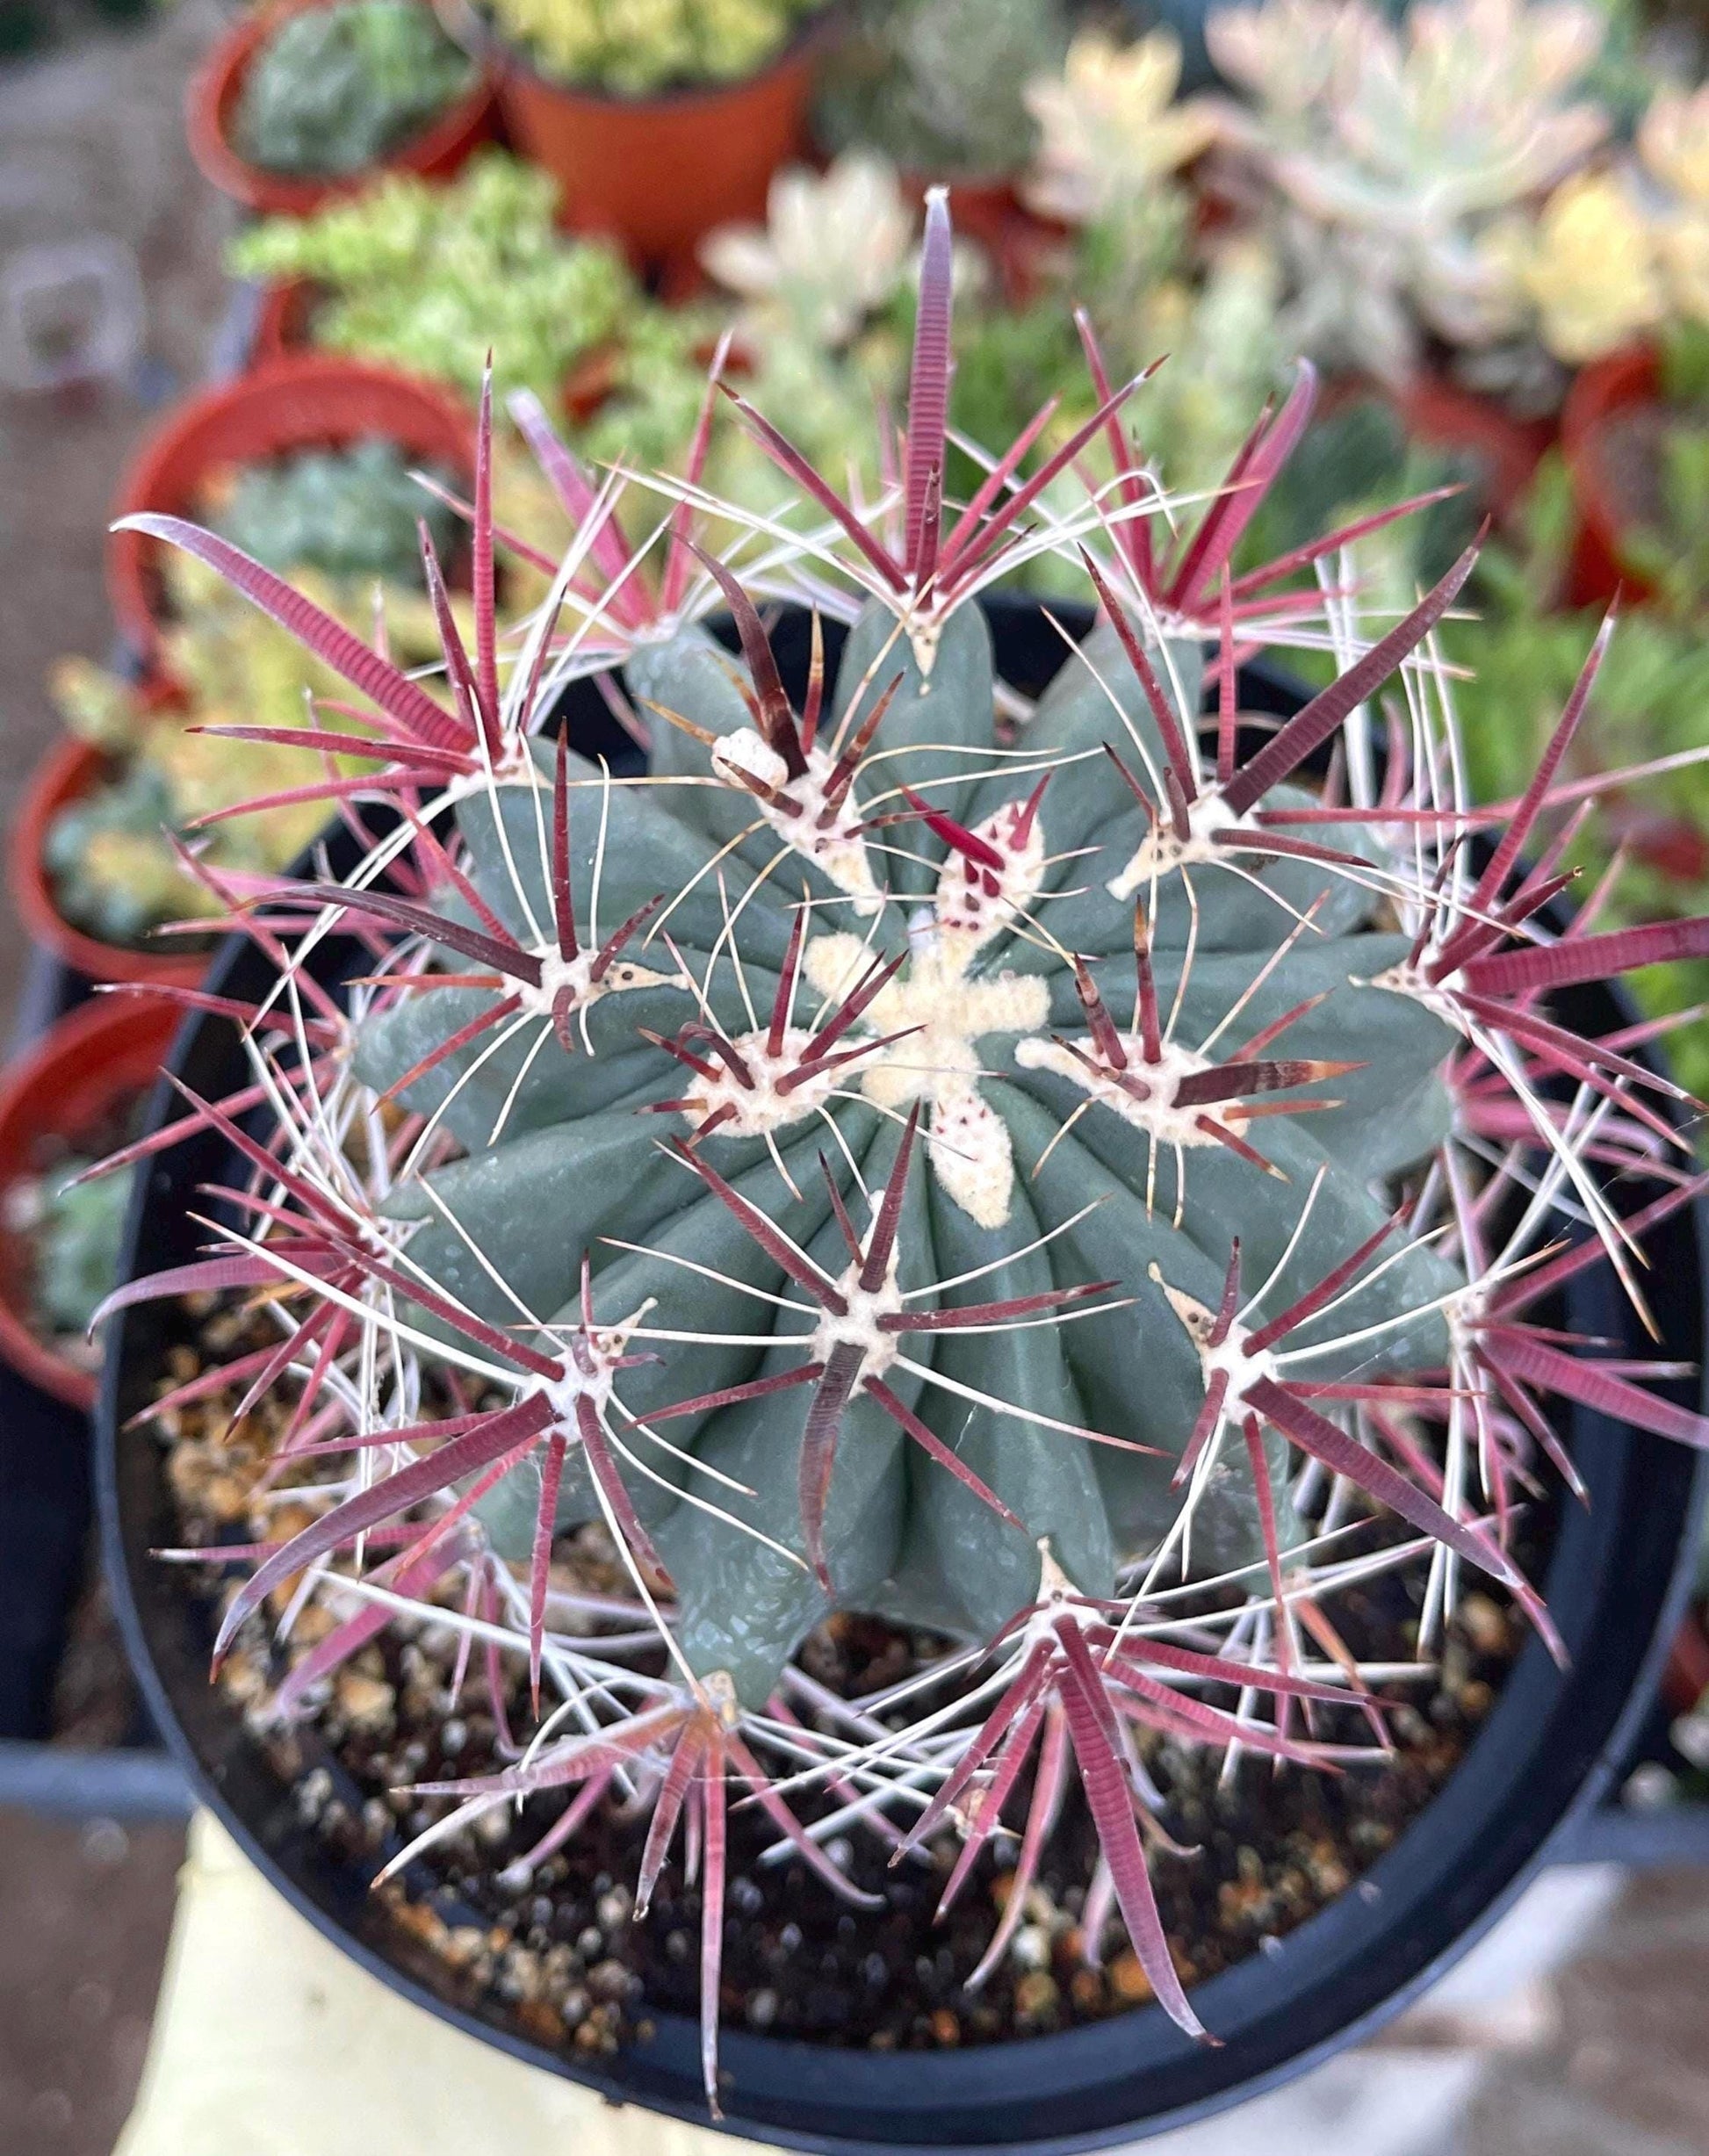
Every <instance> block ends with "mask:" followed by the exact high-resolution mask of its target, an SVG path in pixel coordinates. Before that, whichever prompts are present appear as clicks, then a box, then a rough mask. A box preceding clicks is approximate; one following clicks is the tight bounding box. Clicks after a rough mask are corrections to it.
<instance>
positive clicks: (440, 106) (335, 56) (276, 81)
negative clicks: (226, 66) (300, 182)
mask: <svg viewBox="0 0 1709 2156" xmlns="http://www.w3.org/2000/svg"><path fill="white" fill-rule="evenodd" d="M474 75H475V69H474V63H473V61H471V60H470V58H469V56H468V55H467V54H466V53H464V52H462V51H461V50H460V49H459V48H458V47H457V46H456V45H455V44H453V43H452V41H451V39H450V38H448V37H447V36H446V35H445V32H444V31H443V29H442V28H441V27H440V25H439V20H438V18H437V17H436V15H435V14H434V12H433V10H432V9H431V8H430V7H427V6H424V5H422V0H337V4H335V5H334V6H331V7H312V8H308V9H306V10H305V11H303V12H302V13H300V14H297V15H292V16H289V17H287V18H286V19H285V21H284V22H282V23H281V24H280V25H278V28H277V29H276V30H274V31H273V32H271V33H270V35H269V36H268V37H267V38H266V39H265V40H264V41H263V44H262V46H261V47H260V49H259V51H258V52H257V53H256V56H255V58H254V59H253V60H252V61H251V62H250V63H249V68H248V69H247V70H246V71H245V74H244V76H243V83H242V90H241V92H240V94H239V97H238V101H237V110H236V112H235V114H234V120H233V129H232V132H233V136H234V141H235V142H236V144H237V147H238V148H239V149H240V150H241V151H242V155H244V156H245V157H247V158H248V159H249V162H250V163H251V164H255V165H259V166H260V167H261V168H262V169H263V170H264V171H268V172H285V173H291V174H294V175H298V176H300V177H314V178H320V177H342V176H343V175H345V174H348V173H351V172H360V171H361V170H362V169H363V168H364V166H366V165H371V164H376V163H378V162H379V160H380V159H381V158H383V157H385V156H386V155H387V154H388V153H389V152H390V151H392V150H394V149H396V148H399V146H400V144H402V143H404V142H407V141H408V140H409V139H410V137H411V136H412V135H415V134H418V133H420V132H421V130H422V127H424V126H426V125H427V123H428V122H429V120H431V119H435V118H436V116H437V115H438V114H439V113H440V112H443V110H444V108H445V107H446V106H447V105H450V104H451V103H452V102H453V100H454V99H456V98H458V97H461V96H462V95H463V94H464V92H465V90H468V88H469V87H470V85H471V83H472V82H473V80H474Z"/></svg>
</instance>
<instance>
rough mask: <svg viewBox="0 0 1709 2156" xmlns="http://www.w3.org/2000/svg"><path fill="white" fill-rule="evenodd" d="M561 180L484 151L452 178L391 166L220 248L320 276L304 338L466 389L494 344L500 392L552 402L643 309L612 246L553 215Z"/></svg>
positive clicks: (476, 382)
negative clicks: (363, 187)
mask: <svg viewBox="0 0 1709 2156" xmlns="http://www.w3.org/2000/svg"><path fill="white" fill-rule="evenodd" d="M557 203H558V184H557V182H556V181H555V180H553V179H552V176H551V175H550V174H549V173H547V172H544V171H542V170H541V169H539V168H538V167H537V166H534V165H529V164H524V163H523V162H521V161H520V160H518V159H516V158H514V157H510V156H508V155H506V154H505V153H504V152H503V151H502V150H496V149H493V150H484V151H481V152H480V154H479V155H476V156H475V157H473V158H472V159H471V160H470V162H469V164H468V166H467V167H466V168H465V170H464V171H463V172H461V173H460V174H459V175H458V177H457V178H456V179H455V180H454V181H452V182H451V184H449V185H445V186H439V185H436V184H431V183H429V182H428V181H425V180H418V179H415V178H413V177H408V176H406V175H401V174H393V175H388V176H386V177H385V178H383V179H382V180H380V181H379V183H378V184H376V185H375V186H374V187H373V188H371V189H370V190H369V191H366V192H365V193H364V194H363V195H361V196H359V197H358V198H356V199H355V200H353V201H349V202H341V203H335V204H332V205H330V206H328V207H327V208H326V209H324V210H321V211H320V212H318V213H316V214H315V215H314V216H313V217H308V218H302V219H297V218H272V219H269V220H265V221H263V223H261V224H259V225H257V226H256V227H254V228H253V229H252V230H250V231H249V232H246V233H243V234H241V235H240V236H239V238H238V239H237V240H235V241H234V242H233V244H232V247H231V249H230V251H229V254H228V256H227V259H228V261H229V263H230V265H231V268H232V270H233V271H234V274H236V275H237V276H239V277H248V278H259V279H263V280H268V279H274V278H307V279H308V280H310V282H311V283H312V284H313V285H314V286H315V287H316V292H317V299H316V304H315V306H314V318H313V328H312V332H311V334H312V335H313V338H314V343H316V344H318V345H321V347H323V348H324V349H325V350H329V351H341V352H350V353H354V354H357V355H360V356H362V357H366V358H371V359H376V360H380V361H383V362H385V363H386V364H390V365H393V366H395V367H398V368H400V369H401V370H402V371H404V372H406V373H409V374H418V375H422V376H425V377H426V378H427V379H429V380H431V381H443V382H447V383H449V384H451V386H453V387H455V388H457V389H459V390H461V391H463V392H464V393H465V395H467V396H469V397H470V398H471V399H472V398H473V397H474V396H475V394H476V393H478V392H479V390H480V381H481V369H482V366H483V364H484V363H485V360H486V356H487V352H488V351H489V350H491V351H494V352H495V353H496V354H497V355H499V364H500V373H499V386H500V388H501V391H503V392H508V391H509V390H512V389H517V388H527V389H531V390H532V391H533V392H534V393H535V394H536V395H537V396H538V397H539V398H541V399H542V400H543V401H544V402H545V403H547V404H550V405H555V404H556V403H557V400H558V398H559V393H561V391H562V389H563V387H564V384H565V382H566V379H567V378H568V377H569V375H570V374H571V373H572V372H573V370H574V368H575V366H576V364H577V363H578V362H579V361H580V360H582V359H584V358H586V357H587V356H588V354H590V353H591V352H594V351H595V350H597V349H598V348H600V347H601V346H602V345H605V344H606V343H609V342H610V340H612V339H613V338H614V337H615V336H616V335H617V332H618V330H619V329H622V330H624V333H625V336H626V337H627V336H628V335H629V334H630V333H631V332H632V331H633V329H634V328H635V318H636V315H637V314H638V312H639V313H643V314H645V311H646V308H645V302H644V301H643V300H642V299H641V297H640V295H639V293H638V291H637V289H636V286H635V284H634V281H633V279H632V278H631V276H630V273H629V271H628V270H627V269H625V268H624V264H623V263H622V262H621V260H620V259H619V258H618V256H617V253H616V252H615V250H613V249H611V248H609V247H608V246H606V245H604V244H602V242H595V241H587V240H571V239H567V238H566V236H565V235H564V234H562V233H560V232H559V230H558V228H557V227H556V225H555V224H554V223H553V221H552V220H553V213H554V211H555V209H556V207H557Z"/></svg>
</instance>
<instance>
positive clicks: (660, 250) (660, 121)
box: [499, 25, 818, 268]
mask: <svg viewBox="0 0 1709 2156" xmlns="http://www.w3.org/2000/svg"><path fill="white" fill-rule="evenodd" d="M817 48H818V25H810V26H809V28H808V29H807V30H806V31H804V32H803V33H802V34H801V35H800V36H798V37H797V38H796V39H795V40H794V41H793V42H792V43H791V44H790V46H789V47H787V48H786V49H785V50H784V51H783V52H782V54H780V55H779V57H778V58H777V59H776V60H775V61H773V62H772V64H771V65H770V66H769V67H768V68H764V69H761V72H760V73H759V74H758V75H754V76H749V77H748V78H747V80H746V82H741V83H717V84H712V85H709V86H708V87H706V88H704V89H694V90H677V91H674V92H673V93H672V94H670V95H668V96H666V97H608V96H605V95H603V94H602V93H601V92H599V91H597V90H578V89H575V88H573V87H570V86H568V85H566V84H564V83H551V82H548V81H546V79H545V78H544V76H540V75H537V74H536V73H535V72H534V70H533V69H531V68H530V66H529V65H528V63H527V61H525V60H524V59H523V58H522V56H521V55H520V54H516V53H514V52H509V51H507V52H506V53H505V54H504V55H503V59H502V63H501V73H500V78H499V104H500V109H501V112H502V113H503V115H504V122H505V127H506V131H507V133H508V135H509V137H510V140H511V141H513V142H514V143H515V144H516V148H518V149H519V150H520V151H521V152H522V153H523V155H525V156H528V157H531V158H532V159H533V160H534V162H535V163H536V164H539V165H544V167H545V169H546V170H547V171H548V172H550V173H551V174H552V177H554V178H555V179H556V180H557V181H558V183H559V186H560V188H561V189H562V191H563V196H562V202H561V205H560V207H559V220H560V221H561V222H562V223H563V224H565V225H566V226H567V227H569V228H570V229H571V230H572V231H576V232H601V233H606V234H609V235H610V236H611V237H612V238H614V239H616V240H617V241H619V242H621V243H622V244H623V246H624V248H625V249H627V251H628V252H629V254H630V255H631V256H632V257H633V258H634V259H635V260H636V261H637V262H638V263H642V264H644V265H645V266H648V267H654V268H656V267H660V266H666V267H668V266H669V265H670V264H672V263H681V262H683V261H684V260H688V261H692V258H693V256H694V252H695V249H696V246H697V245H698V244H699V242H700V241H701V240H702V239H703V237H704V236H705V234H707V233H709V232H711V231H714V230H716V228H717V227H718V226H719V225H727V224H729V223H731V222H732V220H738V219H744V220H746V219H754V220H760V219H763V218H764V216H765V213H766V190H767V188H768V185H769V184H770V182H771V176H772V174H773V173H774V172H775V171H776V169H777V168H778V167H779V166H780V165H783V164H788V163H789V162H790V160H791V159H793V158H797V157H799V156H801V155H802V154H803V150H804V145H805V140H806V121H807V105H808V100H809V97H810V96H811V90H812V84H813V70H814V65H815V61H816V57H817Z"/></svg>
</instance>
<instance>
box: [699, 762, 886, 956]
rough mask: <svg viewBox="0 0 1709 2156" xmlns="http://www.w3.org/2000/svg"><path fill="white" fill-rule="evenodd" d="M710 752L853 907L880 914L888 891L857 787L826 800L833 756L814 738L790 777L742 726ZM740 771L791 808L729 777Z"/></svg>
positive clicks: (785, 838)
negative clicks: (876, 873)
mask: <svg viewBox="0 0 1709 2156" xmlns="http://www.w3.org/2000/svg"><path fill="white" fill-rule="evenodd" d="M711 756H712V768H713V770H714V771H715V772H717V774H718V775H719V776H720V777H722V778H725V780H726V782H727V783H729V784H730V785H732V786H735V787H738V788H739V789H740V790H741V792H742V793H743V794H744V795H746V797H747V798H748V799H749V800H751V801H752V802H753V804H754V808H755V810H756V811H758V813H759V814H760V815H761V816H762V817H763V818H765V820H766V822H767V824H768V826H770V828H771V829H772V830H773V831H774V832H775V833H776V834H777V836H778V837H779V838H780V839H782V840H783V842H784V844H785V845H786V846H788V847H790V850H791V852H793V853H797V854H801V855H802V856H803V858H804V860H807V861H811V862H812V863H813V864H814V866H815V867H816V868H818V869H819V870H820V871H821V872H822V873H823V874H824V875H825V876H826V877H827V878H828V879H829V881H830V882H832V883H834V884H835V885H836V887H837V889H838V890H839V891H842V892H844V893H845V894H846V895H847V897H848V898H850V899H851V900H852V901H853V902H854V906H855V912H857V913H858V914H860V915H861V916H862V919H865V918H866V917H868V916H869V915H871V914H874V913H876V912H877V911H878V910H879V908H880V907H881V906H882V905H883V903H884V895H883V892H882V891H880V890H879V888H878V886H877V884H876V883H875V882H874V880H873V875H872V863H871V861H870V860H869V857H868V854H867V844H866V839H865V837H864V835H863V834H862V829H861V823H862V811H861V810H860V808H859V807H858V806H857V805H856V803H855V789H854V788H853V786H848V787H846V788H845V789H844V790H843V795H842V798H841V800H840V801H839V802H838V803H837V804H836V805H835V807H834V808H833V807H832V806H831V805H830V804H829V803H828V801H827V799H826V795H827V791H828V790H829V787H830V784H831V777H832V774H833V772H834V770H835V769H836V766H837V759H836V758H835V757H834V756H833V755H832V754H830V753H829V752H828V751H827V750H826V749H824V748H821V747H820V746H819V745H818V742H817V741H816V742H814V744H813V746H812V747H811V749H809V750H808V752H807V768H806V770H805V771H804V773H803V774H802V775H801V776H800V777H799V778H797V779H794V780H791V779H790V771H789V766H788V765H787V764H786V763H785V762H784V761H783V759H782V757H781V756H780V755H779V754H777V752H776V750H775V749H774V748H773V747H772V746H770V744H769V743H768V742H767V741H765V740H763V739H761V736H760V734H759V733H758V732H756V731H755V729H754V727H752V726H739V727H737V728H736V730H735V731H734V732H732V733H725V734H720V735H719V737H718V739H717V741H716V742H715V743H714V744H713V746H712V752H711ZM737 771H744V772H746V774H747V775H748V776H749V777H750V778H754V779H757V780H758V781H759V782H760V783H761V785H762V786H764V787H767V788H768V789H769V790H770V791H771V792H773V793H775V794H776V795H778V796H780V797H781V798H782V800H783V801H786V802H788V803H790V807H788V808H784V807H781V806H779V805H778V804H776V803H774V802H770V801H766V800H762V799H761V797H759V796H757V795H755V794H754V793H753V792H752V791H751V790H750V789H748V788H747V787H746V786H743V785H742V782H741V780H740V779H739V778H735V777H732V776H730V774H732V773H733V772H737Z"/></svg>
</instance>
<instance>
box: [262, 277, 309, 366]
mask: <svg viewBox="0 0 1709 2156" xmlns="http://www.w3.org/2000/svg"><path fill="white" fill-rule="evenodd" d="M314 289H315V288H314V279H313V278H306V277H292V278H286V279H285V281H284V283H282V284H277V285H263V288H262V293H261V299H260V301H259V303H258V304H257V306H256V322H255V330H254V334H253V335H252V336H251V337H250V340H249V371H250V372H251V373H254V372H255V371H256V370H257V369H258V368H261V367H265V366H269V365H270V364H272V362H273V361H274V360H276V359H283V358H284V357H285V355H286V354H287V353H288V352H300V351H305V350H307V349H308V348H309V346H310V343H311V342H312V336H311V333H312V330H313V327H314V321H313V317H314Z"/></svg>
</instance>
